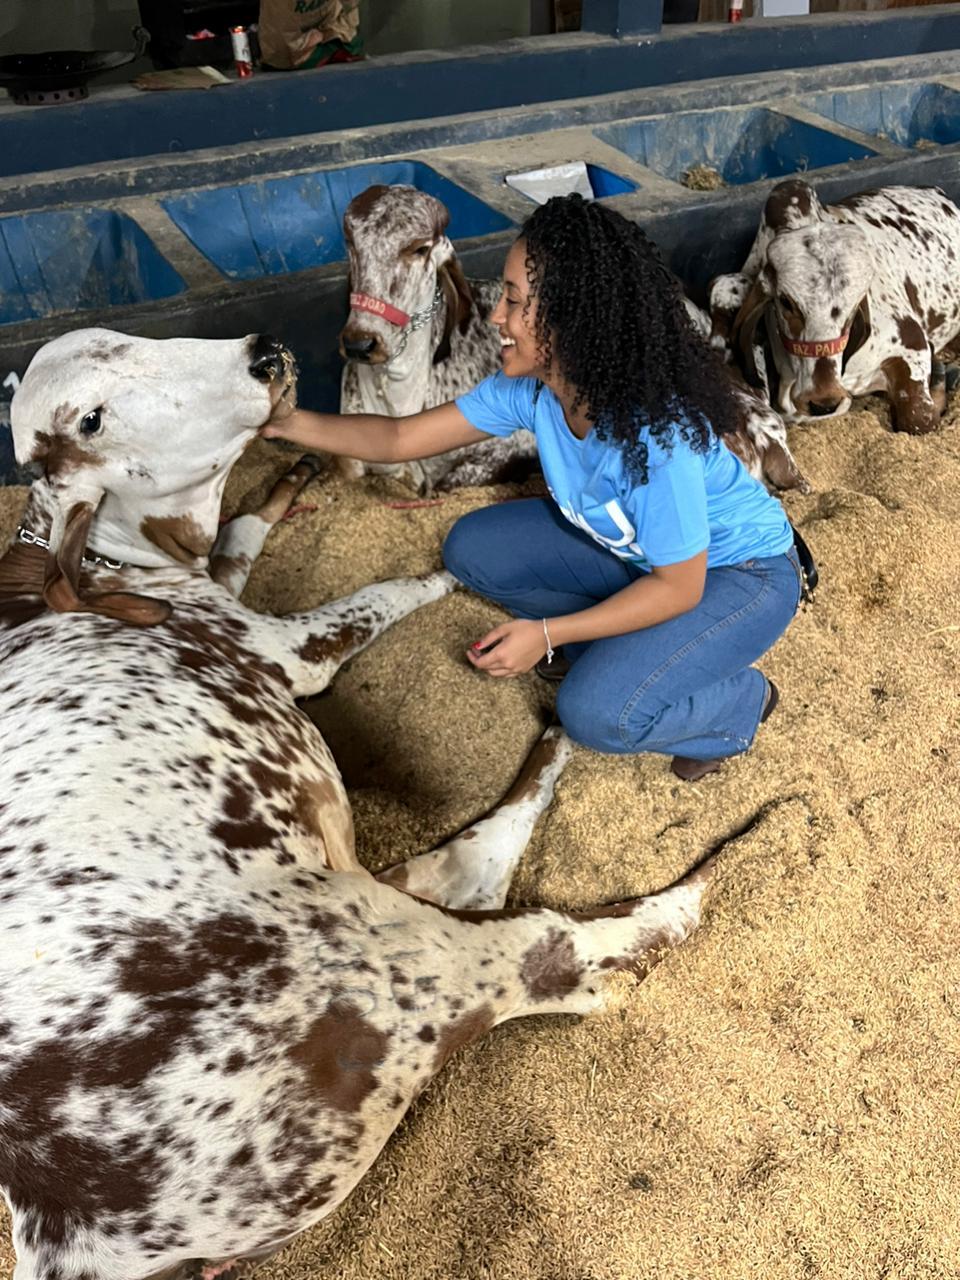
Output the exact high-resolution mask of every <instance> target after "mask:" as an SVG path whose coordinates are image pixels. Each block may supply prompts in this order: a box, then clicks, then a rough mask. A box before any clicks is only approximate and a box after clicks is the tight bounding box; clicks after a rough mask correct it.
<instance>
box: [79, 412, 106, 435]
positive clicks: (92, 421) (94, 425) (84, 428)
mask: <svg viewBox="0 0 960 1280" xmlns="http://www.w3.org/2000/svg"><path fill="white" fill-rule="evenodd" d="M100 426H101V423H100V410H99V409H92V410H91V411H90V412H89V413H85V414H84V415H83V417H82V418H81V419H80V427H79V431H80V434H81V435H82V436H95V435H96V434H97V432H98V431H99V430H100Z"/></svg>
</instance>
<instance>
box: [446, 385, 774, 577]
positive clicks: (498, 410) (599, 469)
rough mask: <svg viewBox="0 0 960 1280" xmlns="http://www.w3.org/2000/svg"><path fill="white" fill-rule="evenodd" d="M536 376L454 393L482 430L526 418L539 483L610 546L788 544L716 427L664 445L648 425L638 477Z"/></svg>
mask: <svg viewBox="0 0 960 1280" xmlns="http://www.w3.org/2000/svg"><path fill="white" fill-rule="evenodd" d="M538 385H539V384H538V383H537V381H536V379H535V378H508V377H507V376H506V374H504V373H502V372H501V373H495V374H493V376H492V377H489V378H486V379H484V381H483V382H481V383H480V385H479V386H478V387H475V388H474V389H473V391H468V392H467V394H466V395H463V396H459V397H458V398H457V401H456V404H457V408H458V409H459V410H460V412H461V413H462V414H463V416H464V417H465V418H466V419H467V421H468V422H469V423H470V424H471V426H474V427H476V428H477V430H478V431H485V432H487V433H488V434H489V435H494V436H508V435H510V434H512V432H514V431H516V430H518V429H519V428H520V427H527V428H528V429H529V430H530V431H533V432H534V433H535V434H536V437H537V449H538V452H539V454H540V463H541V466H542V467H543V474H544V477H545V479H546V482H547V487H548V488H549V490H550V494H551V496H552V497H553V500H554V501H555V502H556V504H557V506H558V507H559V508H560V510H561V511H562V513H563V514H564V515H565V516H566V518H567V519H568V520H569V521H570V522H571V524H574V525H576V526H577V528H579V529H582V530H584V532H586V533H588V534H589V535H590V536H591V537H592V538H594V539H595V540H596V541H597V542H599V543H600V544H601V545H603V546H605V547H607V548H608V549H609V550H610V551H612V552H613V553H614V555H617V556H620V557H621V558H622V559H624V560H630V561H632V562H633V563H634V564H637V565H639V566H640V567H641V568H643V569H650V568H651V567H653V566H654V565H668V564H676V563H677V562H678V561H681V560H689V559H690V558H691V556H695V555H697V554H698V552H700V551H703V550H706V551H707V567H708V568H710V569H715V568H717V567H718V566H720V565H725V564H740V563H741V562H742V561H744V560H752V559H755V558H762V557H764V556H775V555H781V554H782V553H783V552H784V551H787V550H789V548H790V547H791V546H792V545H793V531H792V529H791V528H790V523H789V521H788V520H787V517H786V514H785V513H784V510H783V507H782V506H781V505H780V503H779V502H778V501H777V499H776V498H773V497H771V496H770V494H769V493H767V491H766V489H765V488H764V487H763V485H762V484H760V483H759V481H757V480H754V478H753V476H751V475H750V473H749V471H747V469H746V467H745V466H744V465H743V463H742V462H741V461H740V459H739V458H737V457H736V456H735V455H734V454H732V453H731V452H730V450H729V449H727V447H726V446H725V445H723V444H722V443H721V442H720V441H719V440H718V439H717V438H716V437H715V436H714V437H711V441H710V444H709V445H708V447H707V450H706V452H705V453H696V452H695V451H694V450H693V449H691V448H690V446H689V445H688V444H687V443H685V441H684V440H682V439H681V438H680V436H679V434H678V433H675V434H674V435H673V436H672V438H671V446H672V447H670V448H668V449H664V448H663V447H662V446H661V445H660V444H658V443H657V441H656V439H655V438H654V437H653V436H652V435H651V434H650V432H649V430H647V429H645V428H644V429H642V430H641V436H640V438H641V439H642V440H644V441H645V442H646V445H647V450H648V455H647V470H648V482H647V483H646V484H639V483H638V482H637V481H636V480H635V479H633V478H631V476H630V474H629V472H628V471H627V470H626V468H625V467H624V464H623V455H622V453H621V451H620V449H619V447H618V446H617V445H616V444H615V443H613V442H612V441H604V440H599V439H598V438H597V435H596V432H594V431H591V432H590V433H589V434H588V435H587V437H586V439H584V440H580V439H578V438H577V437H576V436H575V435H574V434H573V432H572V431H571V430H570V428H569V427H568V426H567V423H566V419H565V418H564V416H563V409H562V408H561V405H560V402H559V400H558V399H557V398H556V396H555V395H554V394H553V392H552V391H551V390H550V389H549V387H545V386H541V387H540V393H539V395H538V394H537V387H538Z"/></svg>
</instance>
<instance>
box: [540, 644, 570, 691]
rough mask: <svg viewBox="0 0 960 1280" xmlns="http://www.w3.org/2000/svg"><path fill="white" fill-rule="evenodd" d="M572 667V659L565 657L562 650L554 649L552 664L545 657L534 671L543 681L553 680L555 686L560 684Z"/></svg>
mask: <svg viewBox="0 0 960 1280" xmlns="http://www.w3.org/2000/svg"><path fill="white" fill-rule="evenodd" d="M572 666H573V663H572V662H571V661H570V659H569V658H565V657H564V656H563V650H562V649H554V651H553V661H552V662H548V661H547V659H546V655H544V656H543V657H542V658H541V659H540V661H539V662H538V663H537V665H536V666H535V667H534V668H533V669H534V671H535V672H536V673H537V675H538V676H539V677H540V679H541V680H552V681H553V683H554V684H559V683H560V681H561V680H562V679H563V677H564V676H565V675H566V674H567V672H568V671H569V670H570V668H571V667H572Z"/></svg>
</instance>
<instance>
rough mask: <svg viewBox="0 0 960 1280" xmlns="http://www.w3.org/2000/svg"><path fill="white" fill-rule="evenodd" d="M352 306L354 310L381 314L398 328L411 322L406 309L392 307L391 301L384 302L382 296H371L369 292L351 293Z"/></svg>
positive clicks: (376, 314)
mask: <svg viewBox="0 0 960 1280" xmlns="http://www.w3.org/2000/svg"><path fill="white" fill-rule="evenodd" d="M350 306H351V307H352V308H353V310H354V311H369V312H370V314H371V315H374V316H381V317H382V318H383V319H384V320H386V321H387V323H388V324H395V325H396V326H397V328H398V329H402V328H403V326H404V325H405V324H409V323H410V317H409V316H408V315H407V313H406V312H405V311H400V310H398V309H397V308H396V307H391V305H390V303H389V302H384V301H383V299H382V298H371V297H370V295H369V293H351V295H350Z"/></svg>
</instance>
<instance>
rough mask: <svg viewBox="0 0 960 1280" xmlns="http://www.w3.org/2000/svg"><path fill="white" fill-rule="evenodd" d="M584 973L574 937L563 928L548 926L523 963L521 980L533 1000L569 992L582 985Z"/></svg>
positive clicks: (565, 994) (546, 998) (526, 954)
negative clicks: (574, 943) (550, 927)
mask: <svg viewBox="0 0 960 1280" xmlns="http://www.w3.org/2000/svg"><path fill="white" fill-rule="evenodd" d="M583 972H584V970H583V965H582V964H581V963H580V961H579V960H578V959H577V952H576V948H575V947H574V945H573V938H572V937H571V936H570V934H569V933H565V932H564V931H563V930H562V929H548V930H547V932H546V934H545V935H544V936H543V937H542V938H541V939H540V940H539V942H535V943H534V945H533V946H532V947H531V948H530V949H529V950H528V951H527V952H526V953H525V954H524V957H523V960H522V962H521V964H520V979H521V981H522V982H523V985H524V986H525V987H526V989H527V993H528V994H529V995H530V997H531V999H533V1000H553V999H556V998H557V997H558V996H567V995H569V994H570V992H571V991H575V990H576V988H577V987H578V986H579V984H580V979H581V977H582V976H583Z"/></svg>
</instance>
